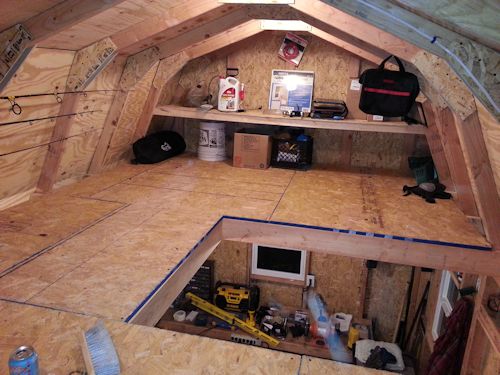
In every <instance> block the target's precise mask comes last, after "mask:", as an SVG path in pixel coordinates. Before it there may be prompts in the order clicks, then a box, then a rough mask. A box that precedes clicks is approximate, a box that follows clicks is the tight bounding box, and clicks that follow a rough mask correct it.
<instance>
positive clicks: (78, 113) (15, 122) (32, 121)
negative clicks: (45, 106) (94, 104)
mask: <svg viewBox="0 0 500 375" xmlns="http://www.w3.org/2000/svg"><path fill="white" fill-rule="evenodd" d="M96 112H102V110H100V109H99V110H95V111H84V112H75V113H68V114H65V115H56V116H47V117H41V118H36V119H31V120H23V121H11V122H4V123H2V124H0V126H7V125H13V124H23V123H27V122H28V123H30V125H33V123H34V122H35V121H42V120H51V119H57V118H60V117H71V116H78V115H85V114H87V113H96Z"/></svg>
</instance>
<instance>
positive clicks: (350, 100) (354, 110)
mask: <svg viewBox="0 0 500 375" xmlns="http://www.w3.org/2000/svg"><path fill="white" fill-rule="evenodd" d="M360 97H361V84H360V83H359V80H358V78H351V79H350V80H349V84H348V87H347V98H346V104H347V109H348V110H349V113H348V114H347V118H348V119H355V120H365V119H366V113H364V112H363V111H362V110H361V109H359V98H360Z"/></svg>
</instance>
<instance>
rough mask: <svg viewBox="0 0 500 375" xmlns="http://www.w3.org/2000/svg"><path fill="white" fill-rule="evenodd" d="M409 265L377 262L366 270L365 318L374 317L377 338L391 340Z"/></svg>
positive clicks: (407, 277) (396, 323) (408, 275)
mask: <svg viewBox="0 0 500 375" xmlns="http://www.w3.org/2000/svg"><path fill="white" fill-rule="evenodd" d="M410 274H411V267H409V266H399V265H396V264H390V263H382V262H379V263H378V265H377V268H375V269H373V270H370V271H369V272H368V285H369V288H368V291H367V309H366V313H367V318H368V319H374V320H375V321H376V324H375V337H376V339H377V340H382V341H392V337H393V335H394V332H395V330H396V328H397V325H398V323H399V313H400V311H401V308H402V306H403V304H404V303H405V293H406V287H407V285H408V281H409V279H410Z"/></svg>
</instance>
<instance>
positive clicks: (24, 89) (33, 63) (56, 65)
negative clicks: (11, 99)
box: [0, 48, 74, 96]
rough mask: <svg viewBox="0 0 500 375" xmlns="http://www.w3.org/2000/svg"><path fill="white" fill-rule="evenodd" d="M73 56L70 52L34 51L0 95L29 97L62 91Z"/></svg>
mask: <svg viewBox="0 0 500 375" xmlns="http://www.w3.org/2000/svg"><path fill="white" fill-rule="evenodd" d="M73 56H74V52H72V51H61V50H47V49H44V48H36V49H34V50H33V51H32V52H31V53H30V55H29V56H28V58H27V59H26V61H25V62H24V64H23V65H22V66H21V68H20V69H19V70H18V71H17V73H16V74H15V76H14V77H13V78H12V79H11V80H10V82H9V84H8V85H7V87H6V88H5V89H4V90H3V91H2V92H1V93H0V94H1V95H2V96H7V95H29V94H38V93H54V92H56V91H59V92H62V91H64V89H65V85H66V78H67V76H68V73H69V69H70V67H71V63H72V62H73Z"/></svg>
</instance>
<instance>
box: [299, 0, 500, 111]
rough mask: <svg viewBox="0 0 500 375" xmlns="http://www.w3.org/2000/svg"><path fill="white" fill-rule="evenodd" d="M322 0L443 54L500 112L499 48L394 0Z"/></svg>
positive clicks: (483, 100)
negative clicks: (476, 39)
mask: <svg viewBox="0 0 500 375" xmlns="http://www.w3.org/2000/svg"><path fill="white" fill-rule="evenodd" d="M300 1H303V0H297V2H300ZM321 1H322V2H324V3H325V4H329V5H331V6H333V7H335V8H337V9H339V10H341V11H342V12H345V13H346V14H350V15H351V16H355V17H357V18H359V19H361V20H363V21H364V22H365V24H366V23H369V24H371V25H374V26H376V27H378V28H380V29H381V30H387V31H389V32H391V33H392V34H394V35H398V36H399V37H401V38H403V39H404V40H407V41H409V42H410V43H412V44H414V45H415V46H418V47H420V48H422V49H424V50H426V51H428V52H431V53H432V54H434V55H436V56H439V57H441V58H442V59H444V60H445V61H446V62H447V63H448V64H449V65H450V67H452V69H453V70H454V71H455V72H456V74H457V75H458V76H459V77H460V78H461V79H462V80H463V81H464V82H465V84H466V85H467V86H468V87H469V89H470V90H471V91H472V92H473V93H474V95H475V96H476V97H477V98H478V99H479V100H480V101H481V103H483V104H484V105H485V106H486V107H487V108H488V109H489V111H490V112H491V113H493V114H495V115H496V116H497V118H498V117H499V116H500V104H499V103H500V91H499V90H497V88H496V86H497V80H496V74H497V72H498V56H499V54H498V52H496V51H495V50H493V49H491V48H489V47H486V46H484V45H481V44H479V43H477V42H474V41H472V40H470V39H468V38H467V37H464V36H462V35H459V34H457V33H455V32H454V31H452V30H448V29H446V28H444V27H442V26H439V25H437V24H435V23H433V22H431V21H429V20H427V19H426V18H423V17H420V16H419V15H417V14H415V13H412V12H410V11H408V10H406V9H403V8H401V7H399V6H396V5H394V4H391V3H390V2H389V1H387V0H370V2H369V3H368V2H366V1H365V0H352V1H351V0H350V1H341V0H321ZM297 2H296V3H297ZM306 2H308V1H306ZM365 28H366V27H365ZM407 60H408V59H407ZM409 61H411V60H409Z"/></svg>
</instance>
